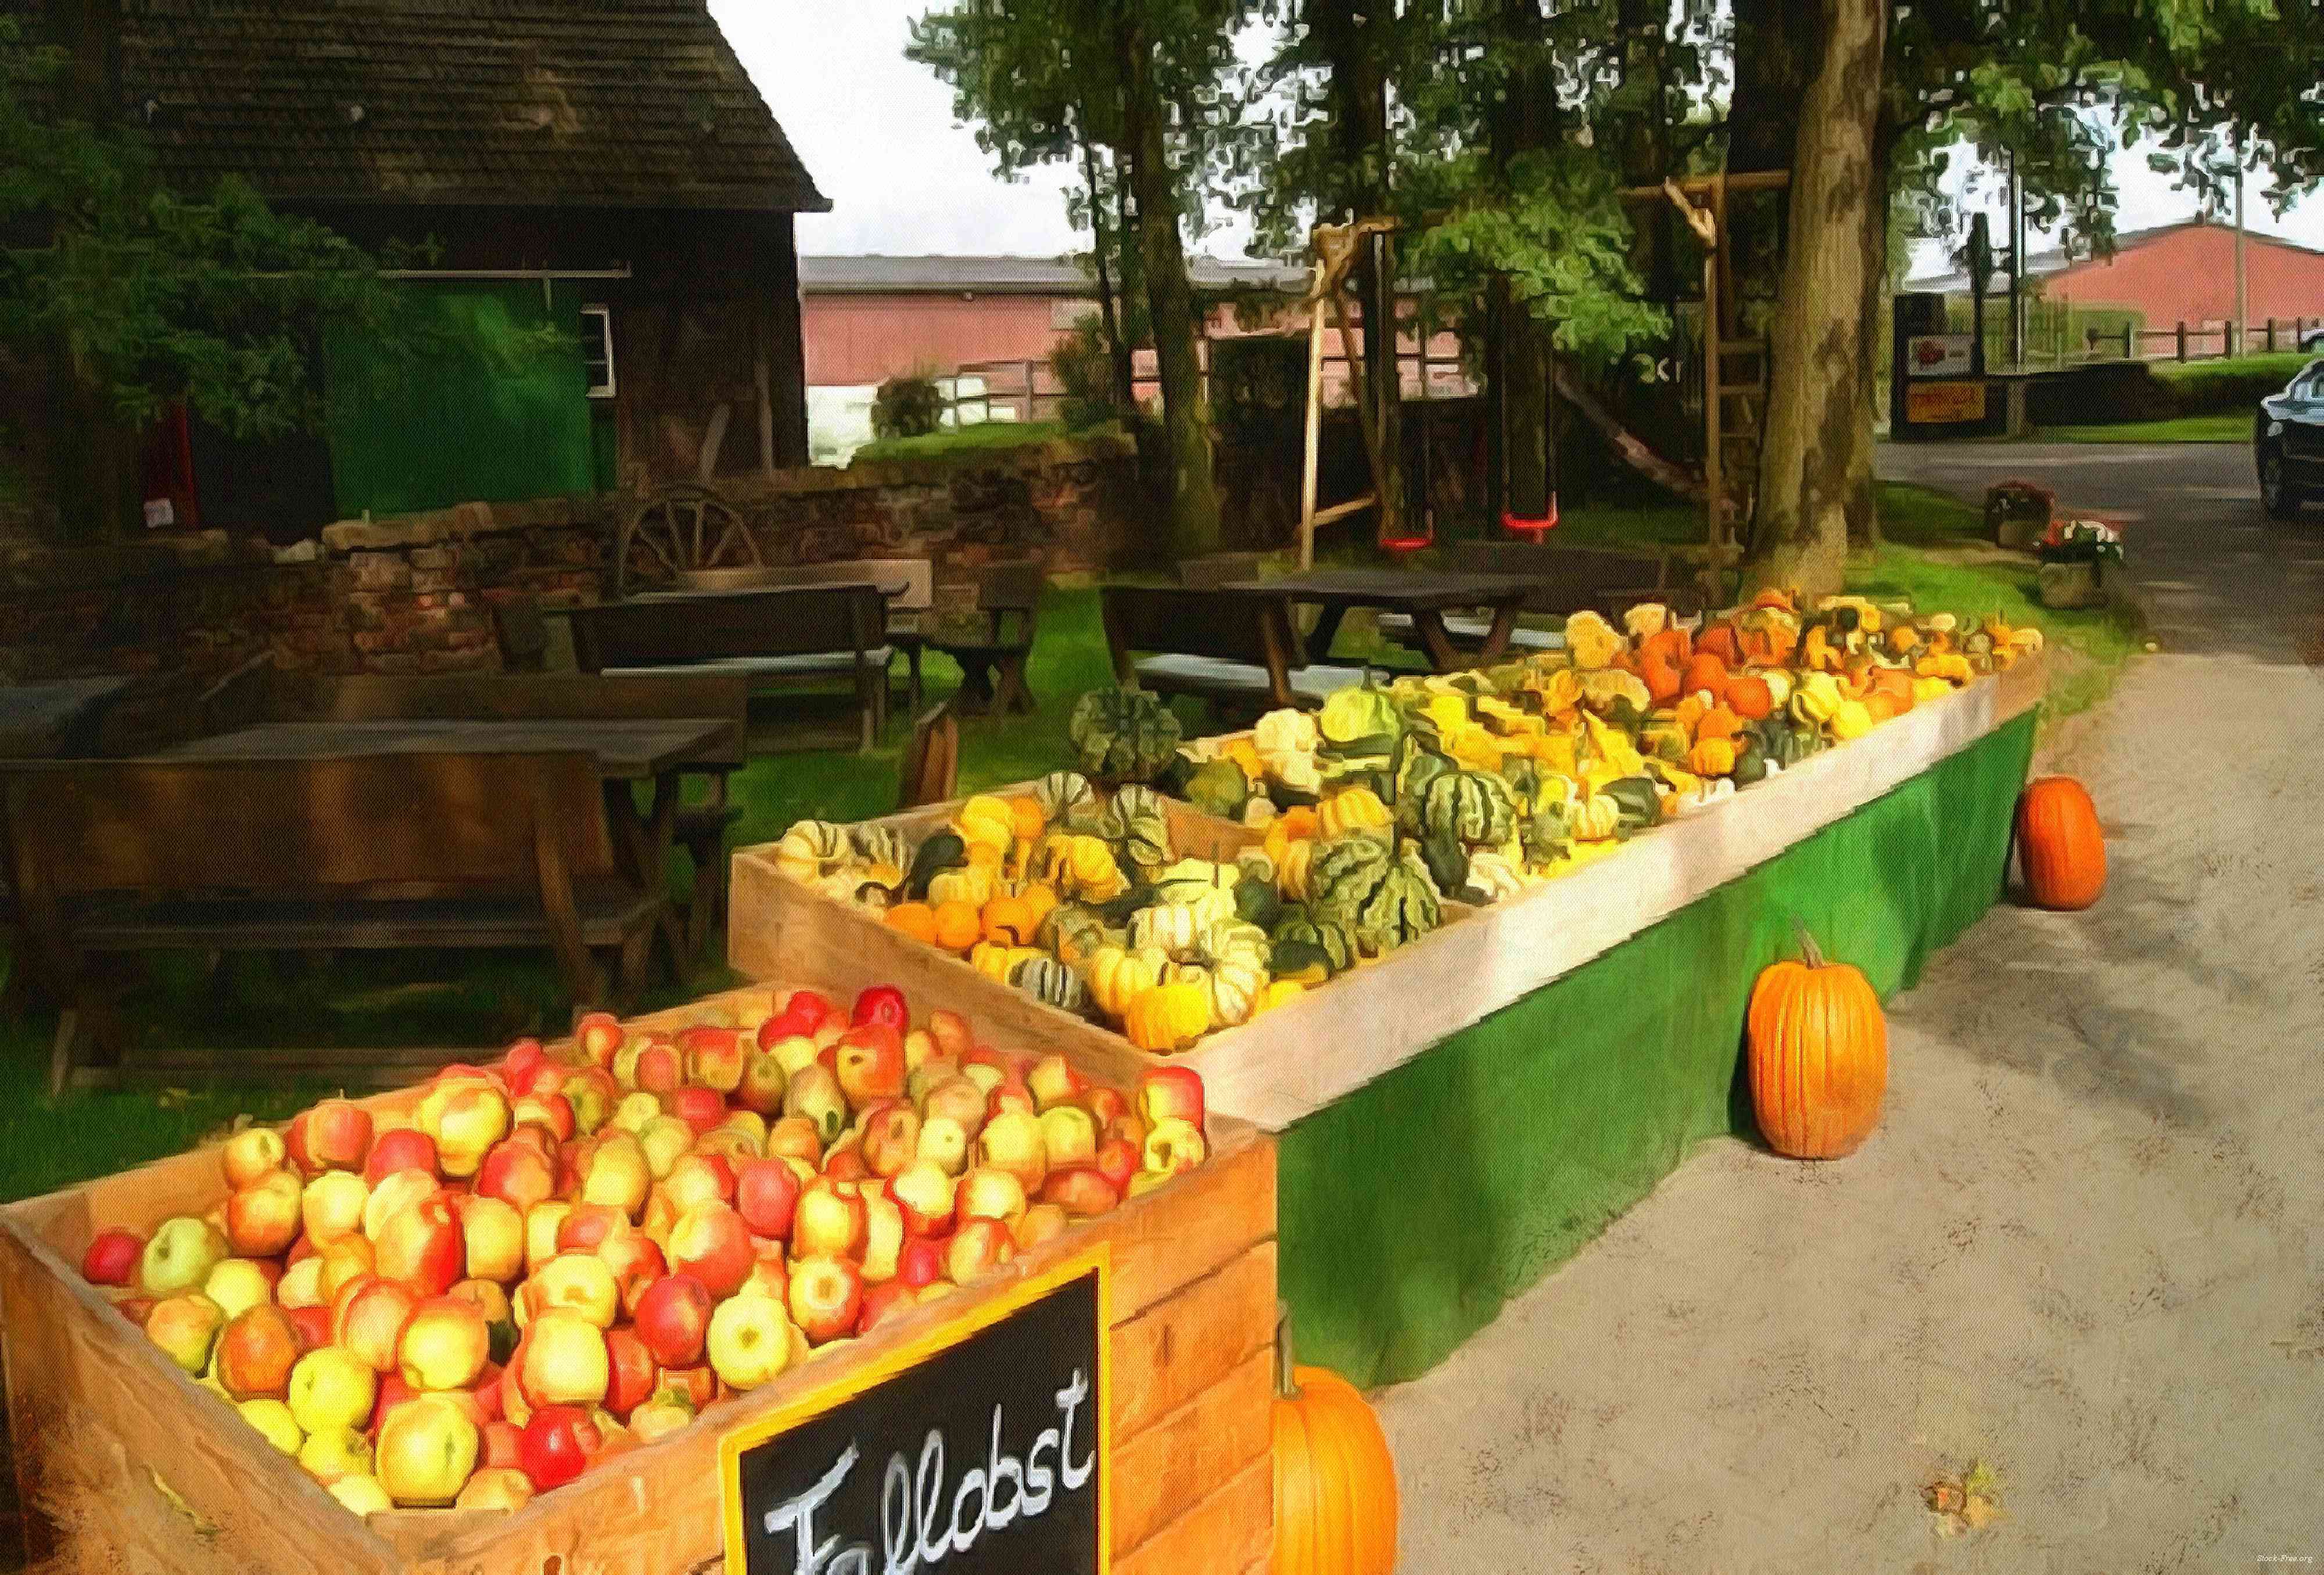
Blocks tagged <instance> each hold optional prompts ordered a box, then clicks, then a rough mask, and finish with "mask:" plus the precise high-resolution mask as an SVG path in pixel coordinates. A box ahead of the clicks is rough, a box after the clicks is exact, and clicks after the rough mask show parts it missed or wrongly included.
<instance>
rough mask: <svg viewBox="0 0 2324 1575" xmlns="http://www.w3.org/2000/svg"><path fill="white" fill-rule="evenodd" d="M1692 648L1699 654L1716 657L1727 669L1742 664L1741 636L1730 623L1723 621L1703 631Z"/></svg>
mask: <svg viewBox="0 0 2324 1575" xmlns="http://www.w3.org/2000/svg"><path fill="white" fill-rule="evenodd" d="M1694 648H1695V650H1696V652H1697V653H1700V654H1704V655H1710V656H1716V657H1718V658H1719V660H1720V661H1721V662H1725V663H1727V665H1728V666H1729V667H1740V666H1741V665H1742V664H1743V641H1742V636H1741V635H1740V634H1738V631H1737V630H1736V627H1735V625H1733V624H1732V623H1729V622H1727V621H1725V620H1723V619H1722V620H1721V621H1720V622H1719V623H1716V624H1713V625H1711V627H1709V628H1708V629H1705V630H1704V631H1703V632H1702V638H1701V639H1700V640H1698V641H1696V642H1695V646H1694Z"/></svg>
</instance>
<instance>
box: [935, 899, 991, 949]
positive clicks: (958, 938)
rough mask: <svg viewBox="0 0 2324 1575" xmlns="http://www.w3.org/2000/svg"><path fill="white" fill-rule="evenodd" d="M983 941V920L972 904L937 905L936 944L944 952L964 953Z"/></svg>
mask: <svg viewBox="0 0 2324 1575" xmlns="http://www.w3.org/2000/svg"><path fill="white" fill-rule="evenodd" d="M983 939H984V919H983V916H982V914H980V913H978V912H977V911H976V904H975V903H964V902H960V901H957V900H955V901H953V902H949V903H937V904H936V944H937V945H938V946H941V947H943V948H944V949H945V950H946V951H966V950H968V949H969V948H970V947H972V946H974V945H975V944H976V943H977V942H978V941H980V940H983Z"/></svg>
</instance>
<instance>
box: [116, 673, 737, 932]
mask: <svg viewBox="0 0 2324 1575" xmlns="http://www.w3.org/2000/svg"><path fill="white" fill-rule="evenodd" d="M742 742H743V741H742V738H740V737H737V736H736V731H735V726H734V723H733V721H732V720H729V719H724V718H715V717H693V718H687V717H678V718H627V717H604V718H600V717H588V718H540V719H529V720H521V721H517V720H512V721H474V720H466V719H453V720H440V721H439V720H422V719H402V718H399V719H394V720H383V721H364V722H262V723H260V724H259V725H258V726H256V727H239V728H236V729H235V730H234V731H233V732H231V733H217V734H213V735H212V736H210V737H207V738H197V739H194V740H193V741H192V742H191V743H187V744H180V745H178V746H176V747H174V748H171V749H167V750H164V751H163V752H162V754H161V758H164V759H172V760H327V759H336V758H343V757H345V756H347V755H436V754H475V755H482V754H514V753H521V752H526V751H535V750H538V751H541V752H544V753H546V752H552V751H557V752H562V751H572V752H576V753H579V754H584V755H595V757H596V761H597V771H598V774H599V775H600V776H602V777H603V778H604V788H605V814H606V819H607V820H608V822H609V823H610V824H611V826H612V828H613V840H614V848H615V851H616V852H617V853H618V854H619V855H620V857H621V862H622V873H623V874H624V875H626V876H629V877H630V878H631V879H632V880H634V881H636V882H637V883H638V885H640V886H641V888H642V889H644V890H647V891H657V890H659V891H664V892H666V891H667V888H668V886H669V875H668V874H667V871H668V870H669V851H670V848H671V846H672V844H673V842H674V840H675V834H676V831H677V829H678V802H679V800H680V798H681V796H682V795H681V792H680V788H679V785H678V779H679V777H681V776H682V775H683V774H685V772H686V769H687V766H688V765H690V764H694V763H696V762H698V761H702V760H705V759H713V760H721V761H725V762H729V763H731V762H733V761H734V760H736V759H739V758H740V757H741V755H742ZM646 781H650V782H651V783H653V784H654V792H653V807H652V809H651V810H650V811H648V812H647V813H646V814H644V815H642V816H641V814H640V813H639V812H638V801H637V799H636V797H635V795H634V794H632V792H631V791H630V784H631V783H634V782H646ZM665 908H666V909H667V903H665ZM659 928H660V930H661V931H662V938H663V940H666V941H667V942H668V943H669V948H670V960H671V965H672V967H673V968H676V969H677V970H678V977H685V976H684V969H685V962H684V959H685V957H686V941H685V938H684V936H683V935H682V933H681V932H680V931H679V929H678V919H677V916H676V914H675V913H669V912H667V911H666V912H665V913H663V915H662V918H661V921H660V923H659Z"/></svg>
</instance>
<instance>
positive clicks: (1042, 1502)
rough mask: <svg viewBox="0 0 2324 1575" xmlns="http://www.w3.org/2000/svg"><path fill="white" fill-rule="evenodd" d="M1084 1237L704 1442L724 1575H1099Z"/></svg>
mask: <svg viewBox="0 0 2324 1575" xmlns="http://www.w3.org/2000/svg"><path fill="white" fill-rule="evenodd" d="M1109 1272H1110V1255H1109V1252H1108V1249H1107V1247H1106V1246H1105V1245H1104V1244H1102V1243H1101V1244H1099V1245H1098V1246H1095V1247H1094V1248H1093V1249H1092V1250H1090V1251H1089V1252H1086V1253H1083V1254H1081V1255H1077V1256H1075V1257H1074V1258H1072V1259H1070V1260H1069V1261H1067V1262H1065V1263H1064V1264H1061V1265H1058V1266H1057V1267H1056V1268H1055V1269H1052V1270H1050V1271H1049V1272H1048V1273H1047V1274H1041V1275H1039V1276H1037V1277H1036V1278H1034V1279H1030V1280H1028V1281H1027V1282H1026V1283H1023V1284H1022V1285H1019V1286H1017V1287H1015V1288H1013V1289H1011V1290H1010V1291H1009V1292H1007V1293H1006V1294H1003V1295H1001V1296H998V1297H996V1298H994V1299H993V1300H991V1301H990V1302H985V1303H983V1304H982V1305H981V1306H979V1307H977V1308H976V1309H974V1310H973V1311H971V1312H970V1313H968V1314H967V1315H966V1316H965V1317H964V1318H962V1319H960V1320H957V1321H956V1322H954V1323H949V1324H946V1325H945V1326H943V1327H942V1328H939V1329H935V1330H932V1331H931V1332H930V1333H929V1334H927V1336H926V1337H925V1338H923V1339H918V1340H915V1341H913V1342H911V1343H910V1344H908V1345H906V1346H903V1347H901V1348H899V1349H898V1350H896V1351H895V1352H894V1353H892V1354H891V1355H890V1356H889V1357H887V1358H885V1359H884V1360H881V1361H879V1362H876V1363H873V1364H871V1366H870V1367H866V1368H865V1369H864V1370H862V1372H860V1373H858V1374H855V1375H853V1376H850V1378H849V1379H848V1380H847V1382H846V1383H844V1385H837V1386H835V1387H833V1388H830V1389H826V1390H819V1391H816V1392H815V1393H813V1394H808V1395H807V1396H805V1397H803V1398H802V1399H801V1400H799V1401H798V1403H797V1404H792V1405H788V1406H784V1407H782V1408H780V1409H779V1410H777V1411H775V1412H774V1413H771V1414H770V1415H768V1416H765V1417H761V1418H756V1419H754V1420H753V1421H752V1422H750V1423H749V1424H748V1425H746V1426H743V1427H741V1428H738V1429H736V1430H735V1431H733V1432H732V1433H729V1434H728V1435H727V1436H726V1437H725V1438H724V1439H723V1440H721V1441H720V1442H719V1474H720V1478H721V1487H722V1490H723V1493H724V1502H725V1513H726V1569H727V1570H728V1571H729V1575H886V1572H888V1571H891V1570H937V1569H941V1570H944V1571H945V1575H978V1572H980V1571H982V1572H987V1575H1000V1572H1001V1571H1018V1570H1041V1571H1043V1572H1044V1575H1051V1572H1054V1575H1104V1572H1105V1570H1107V1569H1108V1568H1109V1566H1110V1564H1111V1550H1110V1544H1109V1537H1110V1535H1111V1525H1110V1522H1111V1499H1110V1496H1109V1495H1110V1493H1111V1486H1112V1485H1111V1481H1110V1480H1109V1468H1108V1446H1109V1443H1110V1436H1109V1435H1110V1431H1111V1428H1110V1424H1109V1421H1108V1412H1109V1406H1110V1403H1111V1394H1110V1387H1111V1372H1110V1365H1109V1364H1110V1359H1111V1358H1110V1354H1109V1349H1108V1340H1107V1339H1106V1333H1107V1330H1108V1329H1111V1326H1112V1320H1111V1310H1110V1308H1109V1307H1108V1305H1107V1297H1108V1285H1107V1277H1108V1274H1109Z"/></svg>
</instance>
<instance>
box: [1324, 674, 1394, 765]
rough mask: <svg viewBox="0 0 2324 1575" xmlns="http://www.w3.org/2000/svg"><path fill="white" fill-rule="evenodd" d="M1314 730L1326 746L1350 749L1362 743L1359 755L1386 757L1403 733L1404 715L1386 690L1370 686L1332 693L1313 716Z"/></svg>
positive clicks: (1364, 684)
mask: <svg viewBox="0 0 2324 1575" xmlns="http://www.w3.org/2000/svg"><path fill="white" fill-rule="evenodd" d="M1315 729H1316V731H1317V732H1318V733H1320V734H1322V735H1323V742H1325V743H1327V744H1339V745H1351V744H1355V743H1357V742H1358V741H1362V742H1363V743H1364V744H1365V746H1366V747H1365V749H1364V750H1363V751H1362V753H1367V754H1369V753H1373V752H1374V749H1373V746H1374V745H1375V743H1377V753H1379V754H1382V755H1385V754H1387V753H1388V750H1389V749H1391V748H1393V747H1394V746H1395V744H1396V740H1397V736H1398V735H1400V734H1402V733H1403V731H1404V714H1403V713H1402V712H1401V711H1399V710H1398V709H1397V704H1396V699H1395V698H1394V697H1393V696H1391V695H1390V694H1389V693H1388V690H1385V689H1380V688H1379V687H1377V686H1375V685H1372V684H1369V683H1363V684H1358V685H1357V686H1356V687H1354V688H1353V689H1343V690H1335V691H1334V692H1333V694H1332V695H1331V696H1330V697H1329V698H1328V699H1325V700H1324V701H1323V709H1322V710H1321V711H1319V712H1317V713H1316V716H1315Z"/></svg>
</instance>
